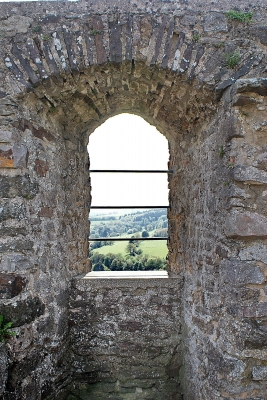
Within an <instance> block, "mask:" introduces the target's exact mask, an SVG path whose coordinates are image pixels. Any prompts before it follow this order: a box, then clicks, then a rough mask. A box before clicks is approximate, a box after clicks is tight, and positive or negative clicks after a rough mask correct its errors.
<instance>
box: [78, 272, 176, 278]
mask: <svg viewBox="0 0 267 400" xmlns="http://www.w3.org/2000/svg"><path fill="white" fill-rule="evenodd" d="M166 278H168V273H167V271H91V272H89V273H88V274H86V275H85V276H84V277H83V279H166Z"/></svg>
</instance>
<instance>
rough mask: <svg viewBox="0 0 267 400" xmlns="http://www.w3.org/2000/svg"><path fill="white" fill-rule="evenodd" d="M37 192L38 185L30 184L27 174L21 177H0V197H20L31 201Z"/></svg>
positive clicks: (35, 183)
mask: <svg viewBox="0 0 267 400" xmlns="http://www.w3.org/2000/svg"><path fill="white" fill-rule="evenodd" d="M38 191H39V185H38V183H37V182H32V181H31V178H30V176H29V175H28V174H25V175H23V176H21V175H16V176H0V197H4V198H13V197H16V196H21V197H26V198H27V199H32V198H33V197H34V196H36V194H37V193H38Z"/></svg>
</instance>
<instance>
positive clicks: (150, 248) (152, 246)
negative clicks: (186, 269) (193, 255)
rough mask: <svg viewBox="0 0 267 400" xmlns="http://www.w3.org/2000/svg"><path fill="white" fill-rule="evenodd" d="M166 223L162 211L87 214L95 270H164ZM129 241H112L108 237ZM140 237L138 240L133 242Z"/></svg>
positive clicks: (164, 210) (165, 213) (164, 214)
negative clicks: (154, 239)
mask: <svg viewBox="0 0 267 400" xmlns="http://www.w3.org/2000/svg"><path fill="white" fill-rule="evenodd" d="M167 236H168V220H167V211H166V209H165V208H160V209H150V210H138V211H136V210H127V212H125V210H121V211H120V212H116V213H115V212H112V213H106V214H96V213H94V212H92V211H91V213H90V239H96V238H103V240H102V241H93V240H89V241H90V251H89V256H90V260H91V262H92V269H93V270H94V271H123V270H125V271H127V270H128V271H129V270H132V271H149V270H160V269H161V270H164V269H166V257H167V254H168V249H167V240H166V239H162V240H157V241H152V240H151V241H150V240H144V239H145V238H149V237H151V238H153V237H157V238H161V237H162V238H166V237H167ZM120 237H121V238H123V237H124V238H125V237H126V238H129V241H128V240H127V241H112V240H105V239H107V238H120ZM136 238H139V239H140V240H136Z"/></svg>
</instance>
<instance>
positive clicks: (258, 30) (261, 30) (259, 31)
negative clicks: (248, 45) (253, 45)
mask: <svg viewBox="0 0 267 400" xmlns="http://www.w3.org/2000/svg"><path fill="white" fill-rule="evenodd" d="M250 32H251V33H252V35H253V36H254V37H256V38H258V39H260V42H261V43H262V44H265V45H267V27H266V26H253V27H251V29H250Z"/></svg>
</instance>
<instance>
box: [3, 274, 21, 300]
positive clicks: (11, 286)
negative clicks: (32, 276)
mask: <svg viewBox="0 0 267 400" xmlns="http://www.w3.org/2000/svg"><path fill="white" fill-rule="evenodd" d="M27 282H28V281H27V279H26V278H25V277H23V276H21V275H16V274H5V273H3V272H2V273H0V298H2V299H11V298H12V297H15V296H17V295H18V294H20V293H21V292H22V290H23V289H24V288H25V286H26V284H27Z"/></svg>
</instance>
